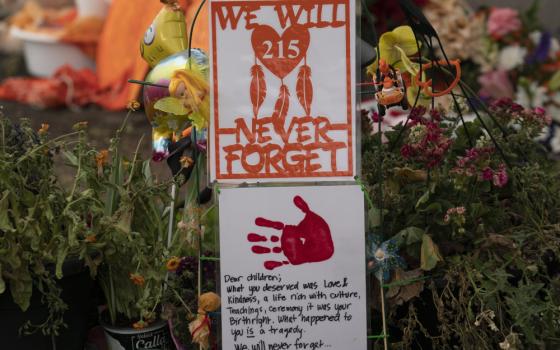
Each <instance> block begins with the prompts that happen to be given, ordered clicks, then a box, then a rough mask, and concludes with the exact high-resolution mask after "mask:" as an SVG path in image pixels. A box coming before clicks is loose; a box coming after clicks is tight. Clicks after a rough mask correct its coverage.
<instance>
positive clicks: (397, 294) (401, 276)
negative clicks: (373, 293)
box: [387, 269, 424, 305]
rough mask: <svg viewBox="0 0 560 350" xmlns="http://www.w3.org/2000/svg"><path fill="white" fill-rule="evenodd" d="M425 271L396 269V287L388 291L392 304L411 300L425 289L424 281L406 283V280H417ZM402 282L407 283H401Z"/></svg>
mask: <svg viewBox="0 0 560 350" xmlns="http://www.w3.org/2000/svg"><path fill="white" fill-rule="evenodd" d="M422 275H423V272H422V270H421V269H415V270H410V271H403V270H401V269H396V270H395V278H394V279H393V284H397V285H395V286H394V287H391V288H389V290H388V291H387V298H389V302H390V303H391V304H396V305H402V304H404V303H406V302H408V301H409V300H411V299H413V298H416V297H417V296H419V295H420V293H422V290H424V281H423V280H421V281H415V282H412V283H405V282H406V281H410V280H415V279H418V278H420V277H422ZM399 282H400V283H405V284H402V285H400V284H399Z"/></svg>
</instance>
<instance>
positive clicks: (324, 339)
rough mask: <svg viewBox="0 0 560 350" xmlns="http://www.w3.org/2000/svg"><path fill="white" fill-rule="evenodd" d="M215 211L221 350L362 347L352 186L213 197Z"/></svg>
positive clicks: (359, 254) (360, 262)
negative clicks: (218, 226)
mask: <svg viewBox="0 0 560 350" xmlns="http://www.w3.org/2000/svg"><path fill="white" fill-rule="evenodd" d="M271 198H274V200H270V199H271ZM219 205H220V210H219V212H220V246H221V249H220V251H221V253H220V254H221V259H220V261H221V288H222V290H221V296H222V342H223V345H222V346H223V348H224V349H235V350H243V349H245V350H272V349H277V350H279V349H292V350H294V349H332V350H340V349H352V350H363V349H366V291H365V289H366V287H365V263H364V260H365V257H364V250H365V248H364V217H363V194H362V192H361V190H360V188H359V187H358V186H332V187H330V186H329V187H327V186H321V187H288V188H285V187H284V188H279V187H272V188H262V187H261V188H237V189H222V190H221V194H220V198H219ZM341 218H343V219H341Z"/></svg>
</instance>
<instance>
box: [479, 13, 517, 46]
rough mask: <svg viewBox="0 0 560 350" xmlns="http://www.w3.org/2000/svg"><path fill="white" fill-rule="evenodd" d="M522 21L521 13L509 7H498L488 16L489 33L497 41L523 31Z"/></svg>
mask: <svg viewBox="0 0 560 350" xmlns="http://www.w3.org/2000/svg"><path fill="white" fill-rule="evenodd" d="M521 25H522V24H521V20H520V19H519V13H518V12H517V10H514V9H512V8H509V7H496V8H493V9H492V11H490V16H488V23H487V24H486V26H487V28H488V33H489V34H490V35H491V36H492V37H493V38H495V39H501V38H502V37H504V36H506V35H508V34H510V33H512V32H517V31H519V30H520V29H521Z"/></svg>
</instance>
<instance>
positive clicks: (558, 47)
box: [548, 38, 560, 59]
mask: <svg viewBox="0 0 560 350" xmlns="http://www.w3.org/2000/svg"><path fill="white" fill-rule="evenodd" d="M558 51H560V42H559V41H558V39H556V38H552V40H551V41H550V51H549V52H548V56H549V57H550V58H551V59H556V55H557V54H558Z"/></svg>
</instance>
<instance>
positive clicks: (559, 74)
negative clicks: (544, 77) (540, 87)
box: [548, 70, 560, 91]
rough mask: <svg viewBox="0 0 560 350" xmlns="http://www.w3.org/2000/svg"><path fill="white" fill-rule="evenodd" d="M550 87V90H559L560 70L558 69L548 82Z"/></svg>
mask: <svg viewBox="0 0 560 350" xmlns="http://www.w3.org/2000/svg"><path fill="white" fill-rule="evenodd" d="M548 87H549V88H550V90H553V91H554V90H558V89H560V70H559V71H556V73H554V75H553V76H552V78H550V81H549V82H548Z"/></svg>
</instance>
